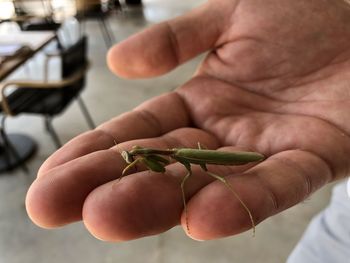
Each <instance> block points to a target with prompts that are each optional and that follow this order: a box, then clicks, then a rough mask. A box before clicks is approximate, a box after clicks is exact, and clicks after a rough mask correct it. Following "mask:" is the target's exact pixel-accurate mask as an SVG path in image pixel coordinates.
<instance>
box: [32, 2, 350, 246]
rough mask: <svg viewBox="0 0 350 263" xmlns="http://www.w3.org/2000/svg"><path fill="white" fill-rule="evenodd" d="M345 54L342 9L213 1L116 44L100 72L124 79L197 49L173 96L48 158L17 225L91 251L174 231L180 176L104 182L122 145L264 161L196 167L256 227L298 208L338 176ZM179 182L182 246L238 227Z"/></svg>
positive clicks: (203, 192)
mask: <svg viewBox="0 0 350 263" xmlns="http://www.w3.org/2000/svg"><path fill="white" fill-rule="evenodd" d="M349 42H350V7H349V6H348V4H347V3H346V2H345V1H343V0H336V1H335V0H333V1H324V0H300V1H294V0H263V1H260V0H244V1H238V0H236V1H235V0H215V1H208V2H207V3H206V4H204V5H203V6H201V7H200V8H198V9H196V10H194V11H192V12H191V13H189V14H186V15H185V16H182V17H179V18H176V19H174V20H171V21H168V22H165V23H161V24H159V25H155V26H153V27H151V28H149V29H147V30H145V31H144V32H141V33H139V34H137V35H135V36H133V37H131V38H129V39H127V40H126V41H124V42H122V43H120V44H119V45H116V46H115V47H114V48H112V50H111V51H110V53H109V56H108V61H109V65H110V67H111V69H112V70H113V71H114V72H116V74H118V75H120V76H124V77H128V78H138V77H151V76H157V75H160V74H163V73H165V72H168V71H169V70H171V69H173V68H174V67H176V66H177V65H179V64H181V63H183V62H185V61H186V60H188V59H190V58H192V57H194V56H196V55H198V54H200V53H202V52H205V51H207V50H211V51H210V52H209V53H208V55H207V56H206V59H205V60H204V61H203V63H202V64H201V65H200V66H199V68H198V70H197V72H196V74H195V75H194V77H193V78H192V79H191V80H190V81H189V82H187V83H186V84H184V85H183V86H182V87H180V88H178V89H177V90H175V91H174V92H171V93H168V94H165V95H162V96H160V97H157V98H154V99H152V100H150V101H148V102H146V103H144V104H142V105H140V106H139V107H137V108H136V109H134V110H133V111H131V112H128V113H125V114H123V115H121V116H118V117H116V118H115V119H112V120H110V121H109V122H107V123H104V124H103V125H101V126H100V127H98V128H97V129H96V130H94V131H91V132H88V133H85V134H83V135H80V136H78V137H77V138H75V139H73V140H72V141H71V142H69V143H68V144H66V145H65V146H64V147H63V148H61V149H60V150H59V151H57V152H56V153H55V154H54V155H52V156H51V157H50V158H49V159H48V160H47V161H46V162H45V163H44V164H43V166H42V167H41V169H40V171H39V174H38V178H37V180H36V181H35V182H34V183H33V185H32V186H31V188H30V190H29V192H28V195H27V210H28V213H29V215H30V217H31V218H32V220H33V221H34V222H36V223H37V224H38V225H40V226H42V227H56V226H60V225H64V224H68V223H71V222H74V221H77V220H81V219H83V221H84V223H85V225H86V227H87V228H88V230H89V231H90V232H91V233H92V234H93V235H95V236H96V237H98V238H101V239H104V240H129V239H134V238H139V237H142V236H147V235H153V234H157V233H161V232H163V231H165V230H167V229H169V228H171V227H173V226H175V225H177V224H179V223H180V222H181V223H182V225H183V226H185V225H186V222H185V216H184V212H183V205H182V200H181V191H180V187H179V182H180V181H181V179H182V177H183V175H184V174H185V170H184V168H183V167H181V165H179V164H171V165H169V166H168V167H167V172H166V174H157V173H150V172H148V171H144V172H142V171H140V170H141V169H142V167H141V168H140V169H139V170H138V172H135V173H134V174H131V175H130V176H127V177H125V178H123V180H121V181H120V182H119V181H118V180H117V178H118V177H119V176H120V174H121V171H122V170H123V168H124V167H125V163H124V162H123V160H122V158H121V157H120V154H118V152H119V151H120V149H130V148H131V147H132V146H133V145H141V146H148V147H153V148H174V147H196V145H197V142H201V143H202V144H203V145H206V146H207V147H209V148H212V149H223V150H237V149H239V150H251V151H258V152H261V153H263V154H265V155H266V156H267V157H268V158H267V159H266V160H265V161H264V162H261V163H259V164H256V165H247V166H242V167H227V166H225V167H223V166H210V167H209V169H210V170H211V171H213V172H215V173H217V174H220V175H223V176H226V178H227V179H228V181H229V182H230V184H231V185H232V187H233V188H234V189H235V191H237V192H238V194H239V196H240V197H241V198H242V199H243V200H244V202H245V203H246V204H247V206H248V207H249V208H250V210H251V212H252V215H253V217H254V220H255V221H256V222H261V221H262V220H264V219H265V218H267V217H269V216H272V215H274V214H276V213H278V212H281V211H283V210H285V209H287V208H288V207H290V206H293V205H295V204H297V203H299V202H300V201H302V200H304V199H305V198H306V197H308V196H309V195H310V194H311V193H312V192H314V191H315V190H317V189H318V188H320V187H322V186H323V185H325V184H326V183H329V182H331V181H333V180H336V179H340V178H344V177H345V176H347V175H348V174H349V172H350V171H349V170H350V162H349V156H350V138H349V136H350V124H349V122H348V121H347V116H348V112H349V111H350V88H349V85H348V77H350V73H348V72H350V48H349V44H348V43H349ZM114 141H118V142H119V144H118V146H115V145H114ZM193 170H194V175H193V177H192V178H190V179H189V181H188V182H187V184H186V196H187V198H188V224H189V229H190V233H189V234H190V235H191V236H192V237H193V238H195V239H201V240H207V239H213V238H219V237H224V236H229V235H233V234H236V233H239V232H242V231H245V230H247V229H249V228H250V227H251V223H250V220H249V217H248V215H247V213H246V211H245V210H244V208H243V207H242V206H241V204H240V203H239V201H238V200H237V199H235V198H233V197H232V193H231V192H230V191H228V190H227V188H225V186H224V185H222V184H220V182H218V181H213V180H212V178H210V177H208V176H206V175H205V174H204V173H203V172H202V171H201V170H200V168H198V167H194V169H193ZM184 229H185V230H186V227H184Z"/></svg>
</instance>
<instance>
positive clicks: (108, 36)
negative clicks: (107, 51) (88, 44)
mask: <svg viewBox="0 0 350 263" xmlns="http://www.w3.org/2000/svg"><path fill="white" fill-rule="evenodd" d="M99 23H100V29H101V32H102V35H103V38H104V40H105V43H106V46H107V48H110V47H111V46H112V45H113V43H114V37H113V33H112V30H111V29H110V28H109V25H108V24H107V22H106V18H105V17H103V16H101V17H99Z"/></svg>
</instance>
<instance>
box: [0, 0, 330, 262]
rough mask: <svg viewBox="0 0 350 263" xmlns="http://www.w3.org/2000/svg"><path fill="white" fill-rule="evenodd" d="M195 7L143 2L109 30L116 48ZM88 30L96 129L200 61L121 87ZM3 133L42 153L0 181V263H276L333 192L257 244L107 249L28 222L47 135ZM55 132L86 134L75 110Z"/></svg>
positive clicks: (276, 223)
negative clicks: (29, 193)
mask: <svg viewBox="0 0 350 263" xmlns="http://www.w3.org/2000/svg"><path fill="white" fill-rule="evenodd" d="M200 2H203V0H189V1H183V2H179V1H177V3H175V1H171V0H149V1H147V0H145V10H144V12H143V14H144V16H143V17H142V16H140V12H137V11H129V12H127V13H126V14H123V15H119V16H118V17H116V16H115V17H111V19H110V20H109V23H110V24H111V26H112V28H113V31H114V34H115V38H116V40H117V41H120V40H122V39H124V38H125V37H127V36H129V35H130V34H132V33H134V32H136V31H139V30H141V29H142V28H144V27H146V26H148V25H150V24H152V23H155V22H158V21H161V20H164V19H166V18H169V17H173V16H175V15H178V14H181V13H183V12H185V11H186V10H188V9H190V8H192V7H193V6H195V5H197V4H198V3H200ZM87 30H88V34H89V35H90V36H93V37H90V58H91V60H92V63H93V66H92V68H91V70H90V72H89V78H88V86H87V88H86V90H85V92H84V93H83V98H84V99H85V101H86V104H87V105H88V107H89V109H90V111H91V114H92V115H93V118H94V120H95V121H96V123H98V124H99V123H102V122H104V121H106V120H108V119H110V118H111V117H113V116H116V115H118V114H120V113H122V112H125V111H128V110H130V109H132V108H133V107H134V106H136V105H138V104H139V103H140V102H142V101H144V100H146V99H148V98H151V97H153V96H155V95H158V94H161V93H163V92H167V91H169V90H171V89H173V88H175V87H177V86H178V85H180V84H181V83H183V82H185V81H186V80H187V79H188V78H189V77H190V76H191V74H192V73H193V71H194V70H195V67H196V65H197V63H198V62H199V61H200V58H197V59H194V60H192V61H190V62H189V63H187V64H185V65H183V66H181V67H180V68H178V69H176V70H174V71H173V72H171V73H169V74H167V75H165V76H163V77H159V78H155V79H150V80H133V81H130V80H122V79H119V78H118V77H116V76H114V75H113V74H112V73H110V72H109V71H108V69H107V67H106V63H105V55H106V47H105V44H104V42H103V40H102V37H101V32H100V31H99V28H98V23H97V22H94V21H90V22H88V26H87ZM55 65H56V67H57V66H58V64H55ZM55 65H54V66H55ZM41 66H42V65H41V59H40V56H39V57H37V58H36V59H35V60H34V61H32V62H31V63H30V65H29V73H28V72H26V70H23V71H20V72H18V73H17V77H20V76H22V75H24V74H32V73H33V72H36V73H35V74H36V75H37V72H38V71H39V68H40V67H41ZM101 83H103V84H101ZM8 125H9V127H8V129H9V131H11V132H21V133H25V134H28V135H30V136H31V137H33V138H34V139H35V140H36V141H37V142H38V144H39V150H38V152H37V153H36V155H35V157H33V158H32V159H31V160H30V161H29V162H28V166H29V167H30V170H31V175H30V176H27V175H25V174H24V173H23V172H22V171H21V170H15V171H13V172H12V173H9V174H1V175H0V263H24V262H26V263H34V262H35V263H38V262H39V263H41V262H45V263H46V262H50V263H56V262H57V263H61V262H84V263H97V262H98V263H107V262H143V263H145V262H156V263H158V262H159V263H160V262H169V263H170V262H201V263H207V262H208V263H209V262H222V263H224V262H264V263H281V262H284V260H285V258H286V257H287V255H288V254H289V252H290V251H291V249H292V248H293V246H294V245H295V244H296V242H297V240H298V239H299V237H300V235H301V234H302V232H303V229H304V228H305V227H306V225H307V223H308V221H309V220H310V218H311V217H312V216H313V215H314V214H315V213H317V212H318V211H319V210H320V209H322V208H323V207H324V206H325V205H326V204H327V201H328V198H329V189H330V187H327V188H325V189H323V190H321V191H319V192H318V193H316V194H315V195H314V196H313V198H312V199H310V200H308V201H306V202H304V203H303V204H300V205H298V206H296V207H294V208H292V209H289V210H288V211H286V212H284V213H282V214H280V215H278V216H275V217H273V218H270V219H268V220H266V221H265V222H263V223H262V224H260V225H259V226H258V228H257V235H256V237H255V238H252V237H251V233H247V234H243V235H239V236H236V237H231V238H226V239H223V240H218V241H210V242H196V241H193V240H190V239H189V238H188V237H187V236H186V235H185V234H184V233H183V231H182V230H181V229H180V228H174V229H172V230H171V231H168V232H166V233H164V234H162V235H160V236H155V237H150V238H143V239H141V240H136V241H132V242H127V243H120V244H110V243H104V242H101V241H99V240H96V239H94V238H93V237H92V236H91V235H90V234H89V233H88V232H87V231H86V230H85V229H84V226H83V225H82V224H81V223H76V224H73V225H70V226H66V227H63V228H60V229H56V230H44V229H40V228H38V227H36V226H35V225H33V224H32V223H31V221H30V220H29V219H28V217H27V215H26V212H25V208H24V198H25V194H26V190H27V188H28V186H29V185H30V183H31V181H32V180H33V179H34V177H35V173H36V171H37V169H38V168H39V166H40V164H41V163H42V162H43V160H45V158H47V157H48V156H49V155H50V154H51V153H52V152H53V151H54V146H53V143H52V141H51V140H50V138H49V137H48V135H47V134H46V133H45V132H44V129H43V123H42V121H41V119H40V118H38V117H30V116H23V117H18V118H13V119H11V120H9V122H8ZM54 125H55V127H57V130H58V132H59V134H60V136H61V138H62V140H64V141H67V140H69V139H70V138H72V137H74V136H75V135H77V134H79V133H81V132H83V131H85V130H86V129H87V126H86V123H85V122H84V119H83V118H82V116H81V113H80V112H79V109H78V107H77V105H76V104H74V105H72V106H71V107H70V108H69V109H68V110H67V111H66V112H65V114H63V115H62V116H60V117H59V118H57V120H55V121H54ZM67 127H70V128H69V129H67Z"/></svg>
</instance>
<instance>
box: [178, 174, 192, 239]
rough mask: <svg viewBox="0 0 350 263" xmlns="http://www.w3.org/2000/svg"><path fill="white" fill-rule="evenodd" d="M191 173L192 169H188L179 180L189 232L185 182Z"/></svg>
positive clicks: (188, 231) (188, 230)
mask: <svg viewBox="0 0 350 263" xmlns="http://www.w3.org/2000/svg"><path fill="white" fill-rule="evenodd" d="M191 175H192V171H191V170H189V171H188V172H187V174H186V175H185V176H184V178H182V181H181V194H182V202H183V206H184V211H185V221H186V229H187V233H190V227H189V225H188V211H187V203H186V194H185V183H186V181H187V179H188V178H189V177H190V176H191Z"/></svg>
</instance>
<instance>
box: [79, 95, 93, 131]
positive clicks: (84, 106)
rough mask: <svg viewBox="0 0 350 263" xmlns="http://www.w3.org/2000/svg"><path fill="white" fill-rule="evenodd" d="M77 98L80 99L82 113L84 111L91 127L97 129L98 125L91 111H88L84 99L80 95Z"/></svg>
mask: <svg viewBox="0 0 350 263" xmlns="http://www.w3.org/2000/svg"><path fill="white" fill-rule="evenodd" d="M77 100H78V103H79V106H80V109H81V111H82V113H83V115H84V117H85V119H86V122H87V123H88V125H89V127H90V129H92V130H93V129H95V128H96V125H95V123H94V121H93V120H92V118H91V115H90V113H89V111H88V109H87V107H86V105H85V103H84V101H83V99H82V98H81V97H80V96H78V97H77Z"/></svg>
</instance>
